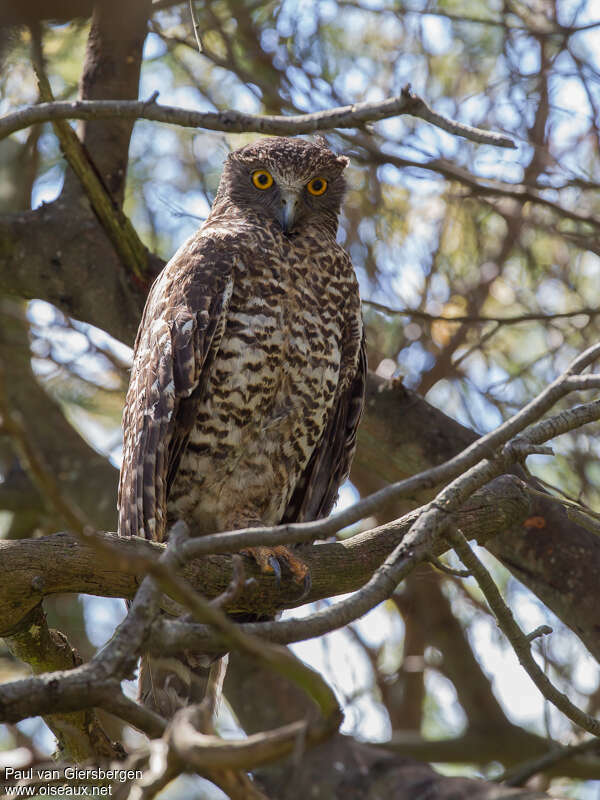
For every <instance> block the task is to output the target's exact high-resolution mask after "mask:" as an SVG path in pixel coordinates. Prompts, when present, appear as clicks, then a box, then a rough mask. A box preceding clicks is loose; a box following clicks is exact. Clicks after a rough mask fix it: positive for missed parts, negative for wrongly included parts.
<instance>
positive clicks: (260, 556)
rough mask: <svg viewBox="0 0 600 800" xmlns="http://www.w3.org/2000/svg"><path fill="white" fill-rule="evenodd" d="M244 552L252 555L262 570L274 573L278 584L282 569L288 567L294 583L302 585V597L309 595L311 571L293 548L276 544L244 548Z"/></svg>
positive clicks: (270, 573) (269, 573)
mask: <svg viewBox="0 0 600 800" xmlns="http://www.w3.org/2000/svg"><path fill="white" fill-rule="evenodd" d="M242 553H243V554H244V555H247V556H251V557H252V558H253V559H254V560H255V561H256V563H257V564H258V566H259V567H260V571H261V572H264V573H266V574H267V575H274V577H275V580H276V581H277V586H279V585H280V584H281V569H282V567H284V568H286V569H288V570H289V571H290V572H291V573H292V577H293V579H294V583H297V584H300V585H301V586H302V595H301V596H300V599H303V598H304V597H306V596H307V594H308V593H309V591H310V587H311V580H310V571H309V569H308V567H307V566H306V564H305V563H304V561H302V559H300V558H298V556H296V555H294V553H293V552H292V551H291V550H288V548H287V547H284V546H283V545H280V544H278V545H275V547H264V546H262V545H260V546H258V547H248V548H246V549H245V550H242Z"/></svg>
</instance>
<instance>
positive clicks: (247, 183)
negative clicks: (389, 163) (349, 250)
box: [215, 137, 348, 235]
mask: <svg viewBox="0 0 600 800" xmlns="http://www.w3.org/2000/svg"><path fill="white" fill-rule="evenodd" d="M347 165H348V159H347V158H346V157H345V156H338V155H336V154H335V153H333V152H332V151H331V150H330V149H329V148H328V147H327V146H326V144H325V140H324V139H320V140H319V141H318V143H316V144H313V143H312V142H307V141H306V140H304V139H290V138H286V137H273V138H269V139H259V141H257V142H254V143H253V144H249V145H247V146H246V147H242V148H241V149H240V150H236V151H234V152H233V153H231V154H230V155H229V156H228V158H227V161H226V162H225V167H224V170H223V175H222V176H221V182H220V184H219V191H218V194H217V197H216V200H215V203H221V202H223V201H227V202H229V203H233V204H234V205H236V206H237V207H238V208H240V209H242V210H244V209H251V210H252V211H255V212H258V213H259V214H260V215H261V216H265V217H267V218H268V219H271V220H275V221H276V222H277V223H278V225H279V226H280V227H281V229H282V231H283V232H284V233H285V234H287V235H292V234H294V233H297V232H301V231H302V230H304V229H305V228H306V226H311V227H313V226H315V224H317V226H318V227H326V228H327V229H329V230H331V231H332V232H333V233H334V234H335V231H336V230H337V224H338V214H339V211H340V206H341V203H342V199H343V196H344V191H345V189H346V182H345V180H344V177H343V175H342V173H343V171H344V169H345V168H346V166H347Z"/></svg>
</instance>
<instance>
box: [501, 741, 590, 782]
mask: <svg viewBox="0 0 600 800" xmlns="http://www.w3.org/2000/svg"><path fill="white" fill-rule="evenodd" d="M595 750H598V751H599V752H600V739H596V738H594V739H586V741H585V742H581V743H580V744H576V745H571V746H570V747H555V748H554V749H552V750H550V751H549V752H548V753H545V754H544V755H543V756H540V757H539V758H534V759H532V760H531V761H527V762H525V763H524V764H519V765H518V766H516V767H512V768H511V769H509V770H507V771H506V772H503V773H502V775H499V776H498V777H497V778H494V780H495V781H496V782H497V783H503V784H505V785H506V786H523V785H524V784H525V783H527V781H528V780H529V779H530V778H533V776H534V775H537V774H538V773H540V772H545V771H546V770H548V769H549V768H550V767H554V766H556V764H560V762H561V761H567V760H568V759H570V758H573V757H574V756H579V755H582V754H583V753H589V752H594V751H595Z"/></svg>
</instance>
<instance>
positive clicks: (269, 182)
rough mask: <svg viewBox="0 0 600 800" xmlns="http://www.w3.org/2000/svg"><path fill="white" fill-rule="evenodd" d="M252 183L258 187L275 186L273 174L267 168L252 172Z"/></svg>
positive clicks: (267, 187)
mask: <svg viewBox="0 0 600 800" xmlns="http://www.w3.org/2000/svg"><path fill="white" fill-rule="evenodd" d="M252 183H253V184H254V185H255V186H256V188H257V189H269V188H270V187H271V186H273V176H272V175H271V173H270V172H267V170H266V169H256V170H254V172H253V173H252Z"/></svg>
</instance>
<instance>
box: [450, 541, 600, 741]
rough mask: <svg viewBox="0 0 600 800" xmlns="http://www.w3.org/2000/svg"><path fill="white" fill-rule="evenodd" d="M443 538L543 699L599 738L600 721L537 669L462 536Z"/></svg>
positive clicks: (527, 644)
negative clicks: (579, 706)
mask: <svg viewBox="0 0 600 800" xmlns="http://www.w3.org/2000/svg"><path fill="white" fill-rule="evenodd" d="M445 536H446V539H448V541H449V542H451V544H452V546H453V547H454V550H455V551H456V553H457V555H458V556H459V558H460V560H461V561H462V562H463V564H464V565H465V567H467V569H469V570H470V571H471V572H472V573H473V576H474V577H475V579H476V580H477V583H478V585H479V588H480V589H481V591H482V593H483V595H484V596H485V599H486V600H487V602H488V604H489V606H490V608H491V609H492V611H493V612H494V615H495V617H496V620H497V622H498V626H499V627H500V630H501V631H502V633H504V635H505V636H506V638H507V639H508V640H509V642H510V643H511V645H512V647H513V649H514V651H515V653H516V654H517V658H518V659H519V663H520V664H521V666H522V667H523V668H524V669H525V671H526V672H527V674H528V675H529V677H530V678H531V680H532V681H533V682H534V683H535V685H536V686H537V688H538V689H539V690H540V692H541V693H542V695H543V696H544V697H545V698H546V699H547V700H548V701H549V702H551V703H552V704H553V705H554V706H556V708H558V709H559V711H562V713H563V714H564V715H565V716H566V717H568V718H569V719H570V720H571V722H574V723H575V724H576V725H579V726H580V727H581V728H583V729H584V730H586V731H589V733H592V734H594V736H598V735H599V734H600V720H597V719H595V718H594V717H592V716H590V715H589V714H586V713H585V711H583V710H582V709H580V708H578V707H577V706H576V705H575V704H574V703H572V702H571V701H570V700H569V698H568V697H567V695H566V694H563V692H561V691H560V690H559V689H557V688H556V686H554V685H553V683H552V682H551V681H550V679H549V678H548V676H547V675H546V674H545V673H544V671H543V670H542V669H541V668H540V667H539V665H538V663H537V662H536V660H535V659H534V657H533V655H532V653H531V642H530V641H529V639H528V637H527V635H526V634H525V633H523V631H522V630H521V628H520V627H519V625H518V624H517V622H516V620H515V618H514V616H513V613H512V611H511V610H510V608H509V607H508V606H507V605H506V603H505V602H504V600H503V599H502V595H501V594H500V591H499V589H498V587H497V586H496V584H495V583H494V580H493V578H492V576H491V575H490V573H489V572H488V570H487V569H486V568H485V566H484V565H483V564H482V562H481V561H480V560H479V558H478V557H477V556H476V555H475V553H474V552H473V550H472V549H471V547H470V546H469V543H468V542H467V540H466V539H465V537H464V536H463V534H462V533H461V532H460V531H459V530H458V529H457V528H452V527H449V528H448V530H447V531H446V533H445Z"/></svg>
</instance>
